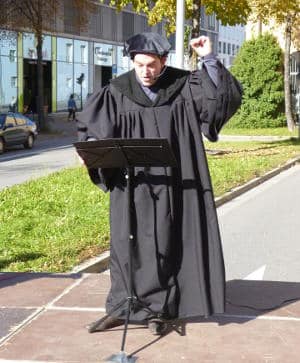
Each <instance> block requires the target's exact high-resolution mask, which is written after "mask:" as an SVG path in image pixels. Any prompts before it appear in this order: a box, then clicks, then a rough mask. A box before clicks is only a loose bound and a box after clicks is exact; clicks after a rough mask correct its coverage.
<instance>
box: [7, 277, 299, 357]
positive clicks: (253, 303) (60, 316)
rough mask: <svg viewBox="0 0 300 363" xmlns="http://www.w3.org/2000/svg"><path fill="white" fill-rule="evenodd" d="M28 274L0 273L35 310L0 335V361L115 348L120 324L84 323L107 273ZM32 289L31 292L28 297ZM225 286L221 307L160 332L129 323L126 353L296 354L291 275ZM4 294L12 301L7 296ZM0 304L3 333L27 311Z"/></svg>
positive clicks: (101, 353) (96, 306)
mask: <svg viewBox="0 0 300 363" xmlns="http://www.w3.org/2000/svg"><path fill="white" fill-rule="evenodd" d="M32 275H33V276H30V274H25V275H24V276H23V277H22V276H20V275H17V276H15V277H14V278H13V276H12V275H11V276H10V275H8V276H9V277H12V279H3V275H2V282H0V286H1V287H2V288H1V298H2V299H3V295H4V296H5V295H8V297H9V296H10V295H11V294H12V292H11V289H12V287H13V286H14V287H15V288H16V289H17V290H18V296H19V297H20V296H22V297H23V299H24V301H25V302H30V303H35V304H37V303H40V305H39V310H38V314H37V315H35V316H33V318H32V319H27V321H26V323H25V324H23V325H21V327H19V329H18V330H17V331H16V332H15V333H14V334H10V335H9V337H8V338H7V339H4V340H2V343H1V342H0V362H22V363H24V362H31V363H33V362H35V363H38V362H44V363H45V362H56V363H58V362H59V363H67V362H68V363H71V362H72V363H93V362H104V361H105V360H106V359H107V358H108V357H110V356H111V355H113V354H117V353H118V352H119V351H120V347H121V339H122V335H123V327H117V328H115V329H112V330H110V331H107V332H102V333H100V332H97V333H93V334H89V333H88V331H87V329H86V326H87V325H88V324H90V323H91V322H93V321H95V320H97V319H99V318H100V317H101V316H103V314H104V301H105V297H106V294H107V292H108V289H109V276H108V275H107V274H105V273H103V274H82V275H80V276H78V275H76V276H73V275H55V274H54V275H52V276H49V275H48V276H46V275H44V274H42V276H40V277H38V276H37V275H36V274H32ZM6 277H7V276H6ZM48 289H49V290H50V292H51V293H49V294H48V293H47V291H48ZM38 290H40V291H39V295H38V299H33V298H30V297H29V296H30V295H32V293H35V292H36V291H38ZM7 292H9V294H7ZM227 292H228V294H227V298H228V301H230V302H231V304H228V306H227V312H226V314H225V315H222V316H217V317H215V318H211V319H200V318H199V319H193V320H187V321H182V322H177V324H176V325H174V326H172V327H171V328H170V330H169V332H168V334H166V335H165V336H163V337H155V336H152V335H151V334H150V332H149V330H148V329H147V328H146V327H145V326H143V325H129V329H128V335H127V339H126V345H125V350H126V352H127V354H131V355H132V356H134V357H135V358H137V363H152V362H153V363H162V362H164V363H165V362H172V363H173V362H174V363H176V362H189V363H193V362H195V363H198V362H200V361H201V362H220V363H221V362H222V363H224V362H237V363H240V362H241V361H245V362H285V363H289V362H291V363H292V362H293V363H294V362H296V361H298V356H299V354H300V347H299V345H298V341H299V338H300V300H299V296H298V295H297V294H298V292H299V283H287V282H276V281H249V280H248V281H247V280H233V281H229V282H228V284H227ZM55 294H56V296H54V295H55ZM47 299H48V303H46V304H45V301H46V300H47ZM3 301H4V299H3ZM6 302H9V303H11V304H13V305H15V304H16V303H15V301H14V300H13V299H12V297H11V296H10V297H9V299H8V300H6ZM282 304H283V305H282ZM247 306H248V307H247ZM266 308H270V309H269V310H265V309H266ZM2 311H3V314H4V316H5V318H4V321H7V323H6V328H5V332H6V333H7V332H8V331H9V329H10V327H11V326H13V325H14V324H18V323H19V322H20V321H21V323H22V319H23V320H26V318H28V316H29V315H28V314H30V312H32V310H30V309H26V308H25V307H24V308H14V307H6V308H2ZM26 314H27V315H26ZM3 331H4V329H3Z"/></svg>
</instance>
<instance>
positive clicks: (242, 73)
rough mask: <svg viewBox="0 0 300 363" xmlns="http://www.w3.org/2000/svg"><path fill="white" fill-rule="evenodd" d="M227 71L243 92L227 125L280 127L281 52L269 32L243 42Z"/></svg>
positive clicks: (282, 102)
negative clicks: (234, 77) (239, 84)
mask: <svg viewBox="0 0 300 363" xmlns="http://www.w3.org/2000/svg"><path fill="white" fill-rule="evenodd" d="M230 71H231V72H232V73H233V74H234V75H235V76H236V77H237V79H238V80H239V81H240V82H241V84H242V87H243V90H244V94H243V102H242V106H241V108H240V109H239V111H238V112H237V113H236V114H235V115H234V116H233V118H232V119H231V120H230V123H229V127H230V126H232V127H237V128H261V127H280V126H284V124H285V117H284V84H283V54H282V50H281V48H280V46H279V44H278V42H277V40H276V38H275V37H274V36H273V35H271V34H266V35H261V36H259V37H258V38H255V39H252V40H249V41H246V42H244V44H243V45H242V47H241V49H240V52H239V54H238V55H237V57H236V59H235V61H234V64H233V66H232V67H231V69H230Z"/></svg>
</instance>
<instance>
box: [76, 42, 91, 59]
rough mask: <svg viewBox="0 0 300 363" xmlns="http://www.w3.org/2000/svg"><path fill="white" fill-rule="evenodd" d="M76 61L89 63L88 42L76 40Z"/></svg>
mask: <svg viewBox="0 0 300 363" xmlns="http://www.w3.org/2000/svg"><path fill="white" fill-rule="evenodd" d="M74 63H81V64H87V63H88V42H85V41H82V40H74Z"/></svg>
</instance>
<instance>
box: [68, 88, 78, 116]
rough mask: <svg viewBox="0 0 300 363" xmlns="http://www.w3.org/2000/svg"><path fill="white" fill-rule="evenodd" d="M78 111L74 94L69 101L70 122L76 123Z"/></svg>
mask: <svg viewBox="0 0 300 363" xmlns="http://www.w3.org/2000/svg"><path fill="white" fill-rule="evenodd" d="M76 110H77V106H76V102H75V100H74V94H73V93H72V94H71V95H70V98H69V100H68V111H69V115H68V121H74V120H75V117H76Z"/></svg>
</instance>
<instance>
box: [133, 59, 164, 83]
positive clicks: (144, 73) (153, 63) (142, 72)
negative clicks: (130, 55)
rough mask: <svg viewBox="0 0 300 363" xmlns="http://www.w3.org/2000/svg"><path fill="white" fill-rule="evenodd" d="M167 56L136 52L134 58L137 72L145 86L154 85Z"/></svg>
mask: <svg viewBox="0 0 300 363" xmlns="http://www.w3.org/2000/svg"><path fill="white" fill-rule="evenodd" d="M166 60H167V58H166V57H162V58H160V57H158V56H157V55H154V54H136V55H135V56H134V59H133V66H134V69H135V72H136V74H137V76H138V78H139V80H140V81H141V83H142V85H143V86H147V87H149V86H152V85H153V84H154V83H155V82H156V81H157V77H158V76H159V74H160V72H161V71H162V69H163V67H164V65H165V63H166Z"/></svg>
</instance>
